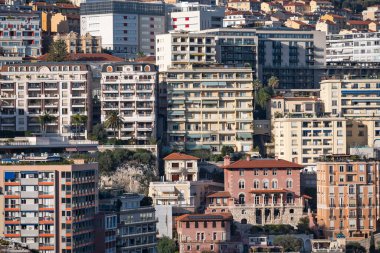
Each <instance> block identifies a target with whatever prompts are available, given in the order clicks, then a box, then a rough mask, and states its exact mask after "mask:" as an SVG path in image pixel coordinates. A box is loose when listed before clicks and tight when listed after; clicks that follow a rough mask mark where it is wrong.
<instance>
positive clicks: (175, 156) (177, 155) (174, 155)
mask: <svg viewBox="0 0 380 253" xmlns="http://www.w3.org/2000/svg"><path fill="white" fill-rule="evenodd" d="M164 160H199V158H198V157H196V156H192V155H186V154H182V153H171V154H170V155H168V156H166V157H165V158H164Z"/></svg>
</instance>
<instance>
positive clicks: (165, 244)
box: [157, 236, 176, 253]
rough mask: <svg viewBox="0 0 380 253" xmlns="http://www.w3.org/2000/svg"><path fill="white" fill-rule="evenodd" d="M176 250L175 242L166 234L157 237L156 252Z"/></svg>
mask: <svg viewBox="0 0 380 253" xmlns="http://www.w3.org/2000/svg"><path fill="white" fill-rule="evenodd" d="M175 251H176V244H175V242H174V240H172V239H170V238H169V237H167V236H164V237H162V238H161V239H159V241H158V244H157V252H158V253H173V252H175Z"/></svg>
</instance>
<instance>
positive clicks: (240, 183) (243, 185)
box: [239, 180, 245, 189]
mask: <svg viewBox="0 0 380 253" xmlns="http://www.w3.org/2000/svg"><path fill="white" fill-rule="evenodd" d="M244 188H245V182H244V181H243V180H240V181H239V189H244Z"/></svg>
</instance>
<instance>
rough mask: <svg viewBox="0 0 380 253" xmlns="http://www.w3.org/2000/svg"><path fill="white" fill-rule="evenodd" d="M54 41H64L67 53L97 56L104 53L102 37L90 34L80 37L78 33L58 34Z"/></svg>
mask: <svg viewBox="0 0 380 253" xmlns="http://www.w3.org/2000/svg"><path fill="white" fill-rule="evenodd" d="M53 40H54V41H57V40H63V41H64V42H65V43H66V46H67V52H68V53H72V54H78V53H84V54H96V53H101V52H102V37H101V36H91V34H90V33H86V34H85V35H79V34H78V33H76V32H70V33H67V34H59V33H58V34H56V35H55V36H54V37H53Z"/></svg>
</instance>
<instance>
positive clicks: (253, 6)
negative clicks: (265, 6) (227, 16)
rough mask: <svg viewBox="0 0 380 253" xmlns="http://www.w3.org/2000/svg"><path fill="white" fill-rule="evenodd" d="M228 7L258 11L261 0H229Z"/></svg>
mask: <svg viewBox="0 0 380 253" xmlns="http://www.w3.org/2000/svg"><path fill="white" fill-rule="evenodd" d="M227 7H228V9H235V10H239V11H256V12H259V11H260V9H261V2H260V1H258V0H229V1H228V2H227Z"/></svg>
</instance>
